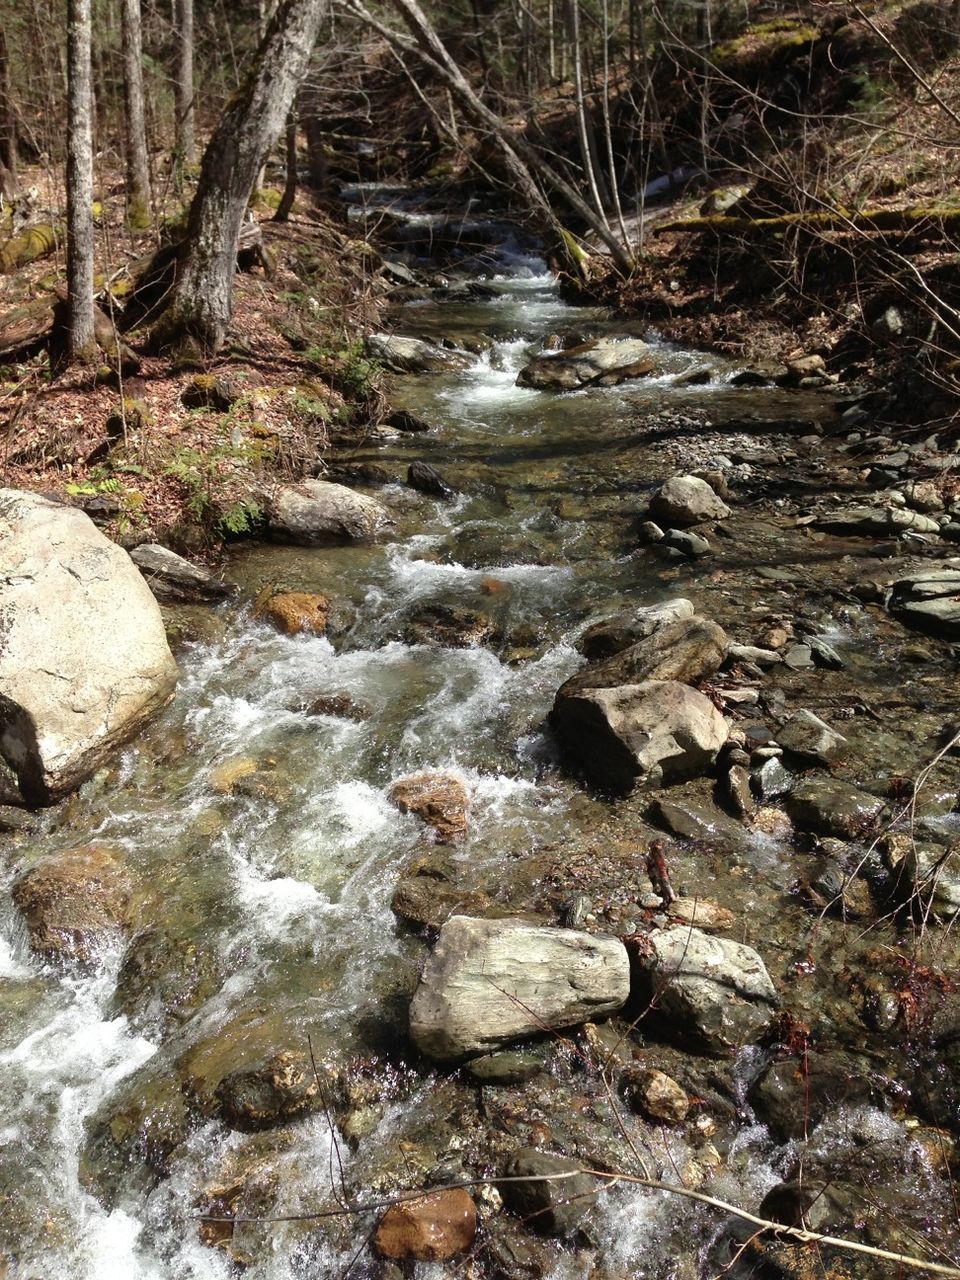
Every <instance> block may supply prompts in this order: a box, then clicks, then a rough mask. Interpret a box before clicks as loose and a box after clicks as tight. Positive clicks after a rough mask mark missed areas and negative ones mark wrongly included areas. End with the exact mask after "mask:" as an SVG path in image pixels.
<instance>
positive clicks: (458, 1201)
mask: <svg viewBox="0 0 960 1280" xmlns="http://www.w3.org/2000/svg"><path fill="white" fill-rule="evenodd" d="M476 1234H477V1209H476V1205H475V1204H474V1203H473V1200H472V1199H471V1198H470V1196H469V1195H468V1194H467V1192H466V1191H465V1190H464V1189H463V1188H462V1187H451V1188H450V1189H449V1190H443V1189H441V1190H440V1191H431V1192H429V1193H428V1194H427V1195H423V1196H417V1197H416V1199H411V1200H403V1201H402V1202H401V1203H400V1204H394V1205H391V1206H390V1208H389V1209H388V1210H387V1211H386V1213H385V1214H384V1215H383V1217H382V1218H381V1219H380V1225H379V1227H377V1233H376V1235H375V1236H374V1238H373V1245H374V1248H375V1249H376V1251H377V1253H379V1254H380V1256H381V1258H393V1259H394V1260H396V1261H398V1262H406V1261H411V1262H447V1261H449V1260H450V1259H451V1258H455V1257H456V1256H457V1254H458V1253H463V1251H464V1250H465V1249H469V1248H470V1246H471V1245H472V1244H473V1239H474V1236H475V1235H476Z"/></svg>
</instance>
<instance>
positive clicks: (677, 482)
mask: <svg viewBox="0 0 960 1280" xmlns="http://www.w3.org/2000/svg"><path fill="white" fill-rule="evenodd" d="M649 512H650V518H651V519H652V520H656V521H657V523H658V524H662V525H665V526H675V527H677V528H685V527H686V526H687V525H691V524H703V523H705V522H706V521H709V520H725V519H726V518H727V516H729V515H730V508H729V507H728V506H727V504H726V503H725V502H724V501H723V500H722V499H721V498H718V497H717V495H716V493H714V491H713V489H711V487H710V486H709V485H708V484H707V482H706V481H705V480H701V479H699V477H697V476H674V478H673V479H672V480H668V481H667V482H666V484H663V485H661V486H660V488H659V489H658V490H657V492H656V493H655V494H654V495H653V497H652V498H651V499H650V507H649Z"/></svg>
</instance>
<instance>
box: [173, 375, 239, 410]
mask: <svg viewBox="0 0 960 1280" xmlns="http://www.w3.org/2000/svg"><path fill="white" fill-rule="evenodd" d="M239 399H240V388H239V387H238V386H237V385H236V383H234V382H232V381H231V380H230V379H229V378H224V377H220V376H218V375H217V374H214V373H197V374H194V376H193V377H192V378H191V379H190V381H189V382H188V383H187V385H186V387H184V389H183V392H182V394H181V396H180V402H181V403H182V404H183V406H184V408H186V409H213V410H215V411H216V412H217V413H227V412H229V410H230V409H232V408H233V406H234V405H235V404H236V403H237V401H238V400H239Z"/></svg>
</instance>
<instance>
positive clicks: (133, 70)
mask: <svg viewBox="0 0 960 1280" xmlns="http://www.w3.org/2000/svg"><path fill="white" fill-rule="evenodd" d="M121 3H122V5H123V11H122V27H123V93H124V99H125V102H126V110H127V120H126V124H127V224H128V225H129V226H130V227H134V228H136V229H138V230H142V229H143V228H144V227H148V226H149V225H150V205H151V197H150V163H149V159H148V156H147V127H146V121H145V117H144V108H143V42H142V36H141V25H140V0H121Z"/></svg>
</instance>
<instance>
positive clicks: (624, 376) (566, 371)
mask: <svg viewBox="0 0 960 1280" xmlns="http://www.w3.org/2000/svg"><path fill="white" fill-rule="evenodd" d="M653 371H654V364H653V360H652V359H651V358H650V348H649V347H648V345H647V344H646V343H645V342H642V341H641V340H640V339H639V338H620V339H616V338H598V339H596V340H595V341H591V342H583V343H581V344H580V345H579V346H576V347H568V348H567V350H566V351H557V352H551V353H550V354H549V355H543V356H537V357H536V359H534V360H531V361H530V363H529V364H528V365H526V366H525V367H524V368H523V369H521V370H520V373H519V374H518V376H517V385H518V386H521V387H534V388H536V389H537V390H541V391H575V390H576V389H577V388H578V387H585V386H589V385H590V384H591V383H601V384H603V383H605V384H607V385H613V384H615V383H617V382H625V381H627V380H628V379H630V378H640V377H645V376H647V375H648V374H650V373H653Z"/></svg>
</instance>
